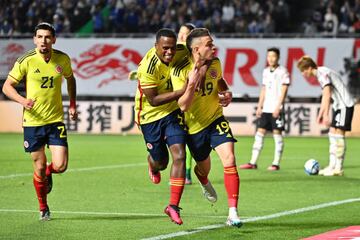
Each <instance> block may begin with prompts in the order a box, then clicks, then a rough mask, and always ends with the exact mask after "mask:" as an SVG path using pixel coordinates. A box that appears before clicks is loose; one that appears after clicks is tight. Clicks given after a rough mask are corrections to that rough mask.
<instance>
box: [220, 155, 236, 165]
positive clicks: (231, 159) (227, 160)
mask: <svg viewBox="0 0 360 240" xmlns="http://www.w3.org/2000/svg"><path fill="white" fill-rule="evenodd" d="M222 161H223V165H224V167H231V166H234V165H235V155H234V154H233V153H229V154H227V155H226V156H225V157H224V159H222Z"/></svg>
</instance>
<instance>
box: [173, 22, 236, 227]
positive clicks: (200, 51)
mask: <svg viewBox="0 0 360 240" xmlns="http://www.w3.org/2000/svg"><path fill="white" fill-rule="evenodd" d="M186 45H187V47H188V49H189V50H190V52H191V56H190V57H187V58H185V59H184V60H183V61H180V62H179V64H176V65H175V66H174V67H173V69H172V71H171V79H172V82H173V86H174V90H177V91H179V90H181V89H183V87H184V86H186V90H185V93H184V94H183V95H182V96H181V97H180V98H179V100H178V104H179V106H180V108H181V110H182V111H184V112H185V122H186V125H187V127H188V133H189V136H188V142H187V143H188V146H189V149H190V151H191V153H192V156H193V157H194V159H195V161H196V166H195V168H194V172H195V175H196V176H197V177H198V179H199V181H200V183H201V184H200V185H201V187H202V189H203V192H204V196H205V197H206V198H207V199H208V200H209V201H211V202H215V201H216V200H217V195H216V192H215V190H214V188H213V187H212V185H211V183H210V181H209V179H208V174H209V171H210V156H209V155H210V152H211V150H212V149H215V151H216V152H217V154H218V155H219V157H220V159H221V161H222V164H223V166H224V183H225V188H226V191H227V194H228V204H229V217H228V219H227V222H226V223H227V224H228V225H232V226H238V227H239V226H241V225H242V223H241V221H240V219H239V217H238V213H237V204H238V196H239V184H240V180H239V175H238V172H237V168H236V162H235V155H234V142H236V140H235V139H234V137H233V135H232V132H231V129H230V126H229V123H228V121H227V120H226V119H225V118H224V116H223V110H222V107H226V106H227V105H228V104H229V103H230V102H231V99H232V93H231V92H230V91H229V89H228V86H227V84H226V82H225V81H224V79H223V78H222V71H221V64H220V61H219V59H218V58H215V57H214V54H215V46H214V44H213V39H212V37H211V36H210V33H209V31H208V30H207V29H205V28H197V29H194V30H192V31H191V33H190V35H189V36H188V38H187V40H186ZM200 80H201V81H200Z"/></svg>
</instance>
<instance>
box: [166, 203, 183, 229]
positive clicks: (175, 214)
mask: <svg viewBox="0 0 360 240" xmlns="http://www.w3.org/2000/svg"><path fill="white" fill-rule="evenodd" d="M180 210H181V208H179V207H178V206H175V205H168V206H167V207H166V208H165V210H164V213H165V214H166V215H168V216H169V217H170V219H171V221H172V222H174V223H176V224H178V225H181V224H183V221H182V220H181V218H180Z"/></svg>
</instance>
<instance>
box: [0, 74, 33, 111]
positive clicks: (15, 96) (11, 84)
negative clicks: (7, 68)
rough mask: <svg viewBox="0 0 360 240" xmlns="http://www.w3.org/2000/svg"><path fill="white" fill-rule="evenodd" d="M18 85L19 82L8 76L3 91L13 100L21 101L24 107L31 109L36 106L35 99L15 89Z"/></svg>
mask: <svg viewBox="0 0 360 240" xmlns="http://www.w3.org/2000/svg"><path fill="white" fill-rule="evenodd" d="M16 85H17V83H16V82H15V81H13V80H12V79H11V78H9V77H8V78H7V79H6V81H5V83H4V85H3V88H2V91H3V93H4V94H5V95H6V96H7V97H8V98H10V99H11V100H13V101H15V102H18V103H20V104H21V105H22V106H23V107H24V108H26V109H28V110H30V109H31V108H32V107H33V106H34V104H35V100H34V99H27V98H24V97H23V96H21V95H20V94H19V93H18V92H17V91H16V89H15V86H16Z"/></svg>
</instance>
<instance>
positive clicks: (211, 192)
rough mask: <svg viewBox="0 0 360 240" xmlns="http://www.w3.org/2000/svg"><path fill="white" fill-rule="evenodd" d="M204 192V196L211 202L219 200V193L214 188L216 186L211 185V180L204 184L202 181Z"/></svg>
mask: <svg viewBox="0 0 360 240" xmlns="http://www.w3.org/2000/svg"><path fill="white" fill-rule="evenodd" d="M200 186H201V189H202V192H203V194H204V197H205V198H206V199H207V200H209V202H212V203H214V202H216V201H217V194H216V191H215V189H214V187H213V186H212V185H211V182H210V181H208V183H207V184H205V185H203V184H201V183H200Z"/></svg>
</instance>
